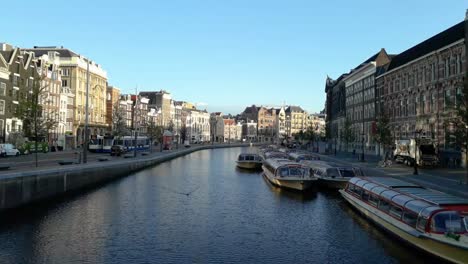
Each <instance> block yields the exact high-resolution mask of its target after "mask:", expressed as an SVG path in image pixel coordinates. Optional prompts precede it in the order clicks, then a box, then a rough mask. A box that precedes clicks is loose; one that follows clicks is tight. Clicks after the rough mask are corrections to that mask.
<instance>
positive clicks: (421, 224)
mask: <svg viewBox="0 0 468 264" xmlns="http://www.w3.org/2000/svg"><path fill="white" fill-rule="evenodd" d="M426 225H427V218H425V217H423V216H419V217H418V224H417V225H416V228H418V229H419V230H421V231H426Z"/></svg>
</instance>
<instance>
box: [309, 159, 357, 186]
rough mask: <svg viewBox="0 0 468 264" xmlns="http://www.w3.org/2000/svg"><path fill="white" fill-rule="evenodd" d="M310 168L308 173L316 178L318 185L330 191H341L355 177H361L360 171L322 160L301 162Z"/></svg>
mask: <svg viewBox="0 0 468 264" xmlns="http://www.w3.org/2000/svg"><path fill="white" fill-rule="evenodd" d="M300 163H302V164H304V165H306V166H308V167H309V168H310V171H311V172H310V173H311V174H313V175H314V176H315V177H317V178H318V183H319V184H320V185H322V186H325V187H327V188H331V189H343V188H345V187H346V184H347V183H348V181H349V180H350V179H351V178H353V177H355V176H362V175H363V173H362V171H361V169H359V168H356V167H351V166H346V165H339V164H336V163H334V162H328V161H322V160H301V161H300Z"/></svg>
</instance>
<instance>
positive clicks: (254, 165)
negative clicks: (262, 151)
mask: <svg viewBox="0 0 468 264" xmlns="http://www.w3.org/2000/svg"><path fill="white" fill-rule="evenodd" d="M237 167H239V168H242V169H248V170H258V169H261V168H262V163H261V162H251V161H248V162H244V161H237Z"/></svg>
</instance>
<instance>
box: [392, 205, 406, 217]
mask: <svg viewBox="0 0 468 264" xmlns="http://www.w3.org/2000/svg"><path fill="white" fill-rule="evenodd" d="M402 211H403V210H401V208H400V207H398V206H396V205H392V206H391V207H390V214H391V215H392V216H394V217H396V218H398V219H401V214H402Z"/></svg>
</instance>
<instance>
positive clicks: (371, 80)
mask: <svg viewBox="0 0 468 264" xmlns="http://www.w3.org/2000/svg"><path fill="white" fill-rule="evenodd" d="M389 62H390V57H389V56H388V55H387V52H386V51H385V49H381V50H380V52H378V53H377V54H375V55H374V56H372V57H370V58H369V59H367V60H366V61H364V62H363V63H361V64H360V65H359V66H358V67H356V68H354V69H353V70H351V72H350V73H349V74H348V75H347V76H346V77H344V78H343V82H344V83H345V89H346V119H347V120H349V121H350V122H351V129H352V131H353V134H354V139H355V140H354V142H351V144H350V147H351V148H352V149H353V150H354V151H357V152H359V151H360V152H361V153H362V150H364V153H366V152H367V153H372V154H377V153H378V148H377V145H376V142H375V140H374V136H373V132H372V127H373V126H374V125H373V124H374V122H375V119H376V115H375V108H376V106H375V101H376V100H375V79H376V73H377V68H378V67H382V66H383V65H385V64H388V63H389Z"/></svg>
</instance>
